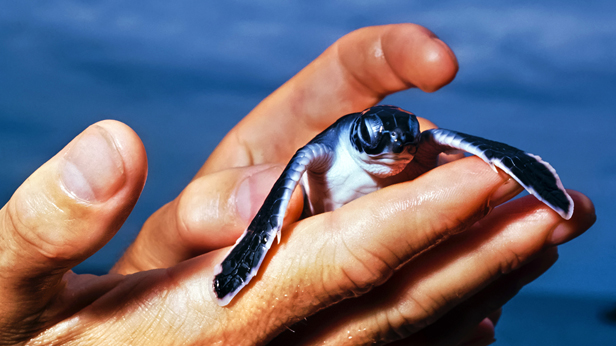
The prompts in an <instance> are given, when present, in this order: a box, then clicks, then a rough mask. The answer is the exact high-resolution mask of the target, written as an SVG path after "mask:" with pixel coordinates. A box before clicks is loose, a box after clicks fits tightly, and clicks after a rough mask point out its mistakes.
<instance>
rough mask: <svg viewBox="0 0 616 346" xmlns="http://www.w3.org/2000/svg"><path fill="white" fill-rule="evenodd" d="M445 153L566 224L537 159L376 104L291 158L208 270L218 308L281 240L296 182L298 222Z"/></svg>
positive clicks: (552, 174)
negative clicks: (481, 165)
mask: <svg viewBox="0 0 616 346" xmlns="http://www.w3.org/2000/svg"><path fill="white" fill-rule="evenodd" d="M452 149H457V150H464V151H466V152H469V153H471V154H474V155H477V156H479V157H480V158H481V159H483V160H484V161H485V162H487V163H488V164H489V165H490V166H492V168H494V170H496V168H495V166H496V167H498V168H500V169H502V170H503V171H504V172H506V173H507V174H509V175H510V176H511V177H512V178H513V179H515V180H516V181H517V182H518V183H520V185H522V186H523V187H524V188H525V189H526V190H527V191H528V192H529V193H531V194H533V195H534V196H535V197H537V199H539V200H540V201H542V202H543V203H545V204H546V205H548V206H549V207H550V208H552V209H553V210H554V211H556V212H557V213H558V214H560V215H561V216H562V217H563V218H565V219H569V218H571V215H572V214H573V200H572V199H571V197H570V196H569V195H568V194H567V192H566V191H565V188H564V187H563V185H562V183H561V181H560V179H559V177H558V175H557V174H556V171H555V170H554V169H553V168H552V166H550V165H549V164H548V163H547V162H544V161H542V160H541V158H540V157H539V156H536V155H533V154H529V153H526V152H524V151H522V150H519V149H516V148H514V147H512V146H509V145H507V144H504V143H499V142H494V141H491V140H487V139H484V138H480V137H475V136H471V135H467V134H464V133H460V132H456V131H451V130H445V129H432V130H427V131H424V132H420V131H419V123H418V121H417V118H416V117H415V115H414V114H412V113H410V112H407V111H405V110H403V109H400V108H398V107H394V106H375V107H372V108H368V109H366V110H364V111H363V112H360V113H352V114H348V115H346V116H344V117H342V118H340V119H339V120H338V121H336V122H335V123H334V124H333V125H331V126H330V127H328V128H327V129H326V130H325V131H323V132H321V133H320V134H319V135H317V136H316V137H315V138H314V139H313V140H311V141H310V142H309V143H308V144H306V145H305V146H304V147H302V148H300V149H299V150H298V151H297V152H296V153H295V155H294V156H293V158H292V159H291V161H290V162H289V164H288V165H287V167H286V168H285V169H284V171H283V172H282V175H281V176H280V178H278V180H277V181H276V183H275V184H274V187H273V188H272V190H271V192H270V193H269V195H268V196H267V198H266V199H265V202H264V203H263V206H262V207H261V209H260V210H259V211H258V213H257V215H256V216H255V218H254V219H253V220H252V222H251V223H250V225H249V226H248V229H247V230H246V231H245V232H244V234H243V235H242V236H241V237H240V238H239V239H238V240H237V242H236V243H235V246H234V247H233V248H232V249H231V251H230V252H229V254H228V255H227V257H226V258H225V259H224V260H223V261H222V263H221V264H219V265H218V266H217V267H216V269H215V270H214V275H215V277H214V283H213V286H214V287H213V288H214V294H215V296H216V299H217V301H218V303H219V304H220V305H223V306H224V305H227V304H228V303H229V302H230V301H231V299H232V298H233V297H234V296H235V295H236V294H237V293H238V292H239V291H240V290H241V289H242V287H244V286H245V285H246V284H248V282H249V281H250V279H251V278H252V277H253V276H255V274H256V273H257V270H258V269H259V266H260V265H261V262H262V261H263V258H264V257H265V254H266V253H267V250H268V249H269V248H270V246H271V245H272V243H273V241H274V238H275V237H276V236H278V237H280V229H281V228H282V221H283V218H284V215H285V212H286V210H287V205H288V204H289V200H290V199H291V194H292V193H293V190H294V189H295V187H296V186H297V184H298V183H299V184H300V185H301V187H302V188H303V191H304V200H305V202H304V212H303V217H307V216H310V215H315V214H319V213H323V212H326V211H331V210H334V209H336V208H339V207H340V206H342V205H344V204H346V203H348V202H350V201H352V200H354V199H356V198H358V197H360V196H363V195H365V194H367V193H370V192H372V191H375V190H378V189H380V188H382V187H385V186H388V185H392V184H395V183H398V182H403V181H408V180H411V179H414V178H416V177H418V176H419V175H421V174H423V173H424V172H426V171H428V170H430V169H432V168H434V167H436V165H437V159H438V155H439V154H440V153H441V152H444V151H449V150H452Z"/></svg>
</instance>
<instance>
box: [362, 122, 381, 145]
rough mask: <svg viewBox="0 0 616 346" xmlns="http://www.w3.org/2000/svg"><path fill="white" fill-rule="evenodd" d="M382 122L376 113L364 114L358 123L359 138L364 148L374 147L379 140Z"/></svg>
mask: <svg viewBox="0 0 616 346" xmlns="http://www.w3.org/2000/svg"><path fill="white" fill-rule="evenodd" d="M382 133H383V122H382V121H381V119H380V118H379V117H377V116H376V115H364V116H363V117H362V120H361V121H360V125H359V134H358V135H359V138H360V140H361V142H362V145H363V147H364V148H366V149H374V148H376V147H377V146H378V145H379V143H380V142H381V137H382Z"/></svg>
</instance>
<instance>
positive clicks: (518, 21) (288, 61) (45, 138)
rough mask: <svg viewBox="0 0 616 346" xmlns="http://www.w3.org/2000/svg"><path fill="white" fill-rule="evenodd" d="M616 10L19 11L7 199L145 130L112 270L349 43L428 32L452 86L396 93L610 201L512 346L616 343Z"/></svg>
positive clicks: (535, 291)
mask: <svg viewBox="0 0 616 346" xmlns="http://www.w3.org/2000/svg"><path fill="white" fill-rule="evenodd" d="M614 18H616V2H614V1H612V0H603V1H594V2H592V3H591V2H582V1H554V0H550V1H543V2H541V3H537V2H535V1H517V2H515V3H512V4H510V3H499V4H493V2H492V1H464V2H460V1H440V2H438V3H436V2H435V3H432V2H430V3H427V2H419V1H409V0H400V1H368V0H356V1H315V0H313V1H296V2H289V1H276V0H268V1H260V2H258V3H254V2H252V1H226V2H224V3H223V2H220V3H218V2H211V3H206V2H198V1H175V2H169V1H159V0H156V1H148V2H142V1H131V2H125V1H115V0H113V1H112V0H107V1H89V2H85V1H46V2H39V3H38V4H37V5H36V6H34V5H31V4H29V3H26V2H11V3H3V4H2V9H1V10H0V160H1V161H0V162H2V169H1V170H0V181H2V184H0V201H1V202H2V203H4V202H5V201H7V200H8V199H9V198H10V196H11V194H12V192H13V191H14V190H15V189H16V188H17V187H18V186H19V184H20V183H21V182H22V181H23V180H24V179H25V178H26V177H27V176H28V175H29V174H30V173H31V172H33V171H34V170H35V169H36V168H37V167H38V166H40V165H41V164H43V163H44V162H45V161H46V160H47V159H49V158H50V157H51V156H53V155H54V154H55V153H56V152H57V151H58V150H60V149H61V148H62V147H63V146H64V145H65V144H66V143H68V141H70V140H71V139H72V138H73V137H74V136H75V135H77V134H78V133H79V132H81V131H82V130H83V129H84V128H86V127H87V126H88V125H90V124H92V123H93V122H96V121H98V120H101V119H106V118H113V119H118V120H121V121H123V122H125V123H127V124H128V125H130V126H131V127H133V129H135V131H137V133H138V134H139V135H140V136H141V138H142V139H143V141H144V143H145V146H146V150H147V151H148V159H149V163H150V169H149V177H148V183H147V185H146V187H145V190H144V192H143V195H142V198H141V199H140V201H139V203H138V205H137V207H136V208H135V211H134V212H133V214H132V215H131V217H130V218H129V219H128V221H127V223H126V224H125V226H124V227H123V228H122V230H121V231H120V232H119V233H118V235H117V236H116V237H115V238H114V239H113V240H112V241H111V242H110V243H109V244H108V246H106V247H105V248H104V249H102V250H101V251H100V252H99V253H97V254H96V255H95V256H93V257H92V258H91V259H89V260H87V261H86V262H84V263H83V264H82V265H80V266H79V267H78V270H80V271H87V272H94V273H103V272H105V271H106V270H108V268H110V266H111V265H112V264H113V263H114V261H115V260H116V259H117V258H118V257H119V256H120V255H121V253H122V252H123V250H124V249H125V248H126V247H127V245H128V244H129V243H130V241H131V240H132V239H133V238H134V237H135V235H136V234H137V232H138V230H139V228H140V226H141V224H142V223H143V222H144V221H145V219H146V218H147V217H148V216H149V215H150V214H151V213H152V212H154V211H155V210H156V209H158V208H159V207H160V206H162V205H163V204H164V203H166V202H168V201H170V200H171V199H173V198H174V197H175V196H177V194H178V193H179V192H180V191H181V190H182V188H183V187H184V186H185V185H186V184H187V183H188V182H189V180H190V179H191V178H192V176H193V175H194V173H195V172H196V171H197V170H198V168H199V167H200V166H201V164H202V163H203V162H204V161H205V159H206V158H207V156H208V154H209V153H210V152H211V151H212V149H213V148H214V146H215V145H216V144H217V143H218V142H219V140H220V139H221V138H222V137H223V136H224V134H225V133H226V132H227V131H228V130H229V129H230V128H231V127H233V125H234V124H235V123H236V122H237V121H239V120H240V119H241V118H242V117H243V116H244V115H245V114H246V113H248V112H249V111H250V109H252V108H253V107H254V106H255V105H256V104H257V103H258V102H259V101H260V100H261V99H263V98H264V97H265V96H267V95H268V94H269V93H271V92H272V91H273V90H275V89H276V88H277V87H278V86H279V85H281V84H282V83H283V82H284V81H286V80H287V79H288V78H290V77H291V76H292V75H293V74H295V73H296V72H298V71H299V70H300V69H301V68H302V67H304V66H305V65H306V64H308V63H309V62H310V61H312V60H313V59H314V58H316V57H317V56H318V55H319V54H320V53H321V52H322V51H323V50H324V49H325V48H327V46H329V45H330V44H331V43H333V42H334V41H335V40H336V39H337V38H339V37H341V36H342V35H344V34H346V33H348V32H349V31H352V30H354V29H357V28H360V27H363V26H368V25H378V24H388V23H398V22H413V23H417V24H422V25H424V26H426V27H427V28H429V29H430V30H432V31H434V32H435V33H436V34H437V35H438V36H439V37H440V38H441V39H443V40H444V41H445V42H446V43H448V44H449V45H450V46H451V47H452V48H453V50H454V52H455V53H456V55H457V57H458V60H459V63H460V72H459V73H458V76H457V78H456V80H455V81H454V82H453V83H451V85H449V86H447V87H445V88H444V89H443V90H441V91H439V92H437V93H434V94H425V93H422V92H420V91H417V90H413V91H408V92H403V93H399V94H397V95H395V96H392V97H389V98H388V99H386V100H385V103H390V104H396V105H398V106H401V107H403V108H405V109H408V110H410V111H413V112H415V113H416V114H418V115H420V116H423V117H427V118H429V119H431V120H433V121H435V122H436V123H437V124H439V125H440V126H443V127H446V128H451V129H456V130H460V131H464V132H469V133H472V134H475V135H480V136H485V137H488V138H492V139H498V140H500V141H503V142H506V143H509V144H512V145H514V146H518V147H521V148H524V149H526V150H528V151H530V152H533V153H537V154H539V155H541V156H542V157H544V158H545V159H546V160H548V161H549V162H550V163H551V164H552V165H553V166H554V167H555V168H556V169H557V170H558V172H559V174H560V176H561V178H562V180H563V182H564V184H565V186H567V187H568V188H573V189H576V190H579V191H582V192H584V193H586V194H587V195H588V196H589V197H591V198H592V200H593V201H594V202H595V205H596V209H597V215H598V221H597V223H596V224H595V226H594V227H593V228H592V229H591V230H590V231H589V232H587V233H586V234H584V235H583V236H581V237H580V238H578V239H576V240H575V241H573V242H571V243H569V244H566V245H564V246H562V247H561V249H560V259H559V261H558V263H557V264H556V265H555V266H554V267H553V268H552V269H551V270H550V271H549V272H548V273H546V274H545V275H544V276H543V277H542V278H540V279H539V280H537V281H536V282H534V283H532V284H531V285H529V286H528V287H527V288H525V289H524V290H523V292H522V294H521V295H520V296H519V297H518V298H516V299H514V300H513V301H512V302H511V303H510V304H508V305H507V306H506V307H505V312H506V313H505V316H504V317H503V320H502V323H501V325H500V326H499V329H498V333H497V339H498V340H499V342H497V344H499V345H520V344H525V345H531V344H537V345H539V344H546V343H548V344H560V345H564V344H571V345H578V344H582V343H584V344H594V345H601V344H605V345H609V344H613V343H614V342H616V325H614V324H611V323H613V322H612V321H613V320H610V319H609V318H608V317H609V313H610V311H612V312H613V310H614V309H615V308H616V274H614V271H615V263H616V245H615V244H616V232H614V229H613V228H614V227H613V224H614V222H616V214H615V211H616V208H615V207H616V200H615V199H616V198H615V197H614V196H616V151H615V149H616V148H615V145H614V144H613V142H614V131H615V130H616V117H615V113H616V111H615V105H616V102H615V100H616V20H615V19H614ZM612 317H614V316H612ZM521 330H522V331H523V332H521Z"/></svg>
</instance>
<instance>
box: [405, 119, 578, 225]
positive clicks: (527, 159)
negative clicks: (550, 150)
mask: <svg viewBox="0 0 616 346" xmlns="http://www.w3.org/2000/svg"><path fill="white" fill-rule="evenodd" d="M421 136H422V138H421V145H420V146H419V150H420V151H423V152H424V153H425V152H426V151H428V152H430V151H433V152H434V153H435V155H437V154H438V153H439V152H443V151H446V150H449V149H460V150H464V151H466V152H469V153H471V154H474V155H477V156H478V157H480V158H481V159H482V160H484V161H485V162H487V163H488V164H490V165H491V166H492V167H494V166H496V167H498V168H500V169H502V170H503V171H505V172H506V173H507V174H509V175H510V176H511V177H512V178H513V179H515V180H516V181H517V182H518V183H520V185H522V186H523V187H524V188H525V189H526V190H527V191H528V192H529V193H530V194H532V195H534V196H535V197H537V199H539V200H540V201H542V202H543V203H545V204H546V205H547V206H549V207H550V208H552V209H553V210H554V211H556V212H557V213H558V214H560V216H562V217H563V218H564V219H566V220H569V219H570V218H571V215H573V200H572V199H571V196H569V194H568V193H567V191H566V190H565V188H564V187H563V184H562V182H561V181H560V178H559V177H558V174H556V170H554V168H552V166H550V164H549V163H547V162H545V161H543V160H542V159H541V158H540V157H539V156H537V155H533V154H530V153H526V152H524V151H522V150H520V149H517V148H514V147H512V146H510V145H507V144H504V143H500V142H495V141H491V140H488V139H484V138H481V137H476V136H471V135H467V134H464V133H460V132H456V131H451V130H445V129H433V130H428V131H424V132H423V133H422V134H421ZM424 153H419V152H418V153H417V155H416V158H418V157H422V155H423V156H430V155H425V154H424Z"/></svg>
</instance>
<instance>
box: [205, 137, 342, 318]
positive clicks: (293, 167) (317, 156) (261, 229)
mask: <svg viewBox="0 0 616 346" xmlns="http://www.w3.org/2000/svg"><path fill="white" fill-rule="evenodd" d="M331 155H332V154H331V150H330V149H329V148H328V147H327V146H325V145H322V144H318V143H313V144H308V145H306V146H305V147H303V148H301V149H300V150H298V151H297V153H295V155H294V156H293V158H292V159H291V161H290V162H289V164H288V165H287V167H286V168H285V169H284V171H283V172H282V174H281V176H280V178H278V180H277V181H276V183H275V184H274V187H273V188H272V190H271V191H270V193H269V195H268V196H267V198H266V199H265V202H264V203H263V206H262V207H261V209H259V211H258V212H257V215H256V216H255V218H254V219H253V220H252V222H251V223H250V225H249V226H248V229H247V230H246V231H245V232H244V234H243V235H242V236H241V237H240V238H239V239H238V240H237V242H236V243H235V245H234V246H233V248H232V249H231V251H230V252H229V253H228V254H227V257H225V259H224V260H223V261H222V263H221V264H219V265H218V266H216V268H215V269H214V275H215V276H214V282H213V286H214V287H213V288H214V295H215V296H216V300H217V302H218V304H219V305H221V306H224V305H227V304H228V303H229V302H230V301H231V299H233V297H234V296H235V295H236V294H237V293H238V292H239V291H240V290H241V289H242V288H243V287H244V286H246V285H247V284H248V282H249V281H250V279H252V277H253V276H255V275H256V274H257V271H258V270H259V267H260V266H261V263H262V262H263V258H265V254H266V253H267V251H268V250H269V248H270V247H271V246H272V243H273V241H274V238H275V237H276V236H277V235H278V236H280V229H281V228H282V221H283V219H284V215H285V213H286V211H287V206H288V205H289V201H290V200H291V195H292V194H293V190H294V189H295V187H296V186H297V184H298V182H299V180H300V178H301V177H302V175H303V174H304V172H305V171H306V170H307V169H309V168H312V167H313V166H315V165H318V166H327V165H328V164H329V162H330V161H331V160H330V159H331ZM319 168H321V169H327V167H319Z"/></svg>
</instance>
